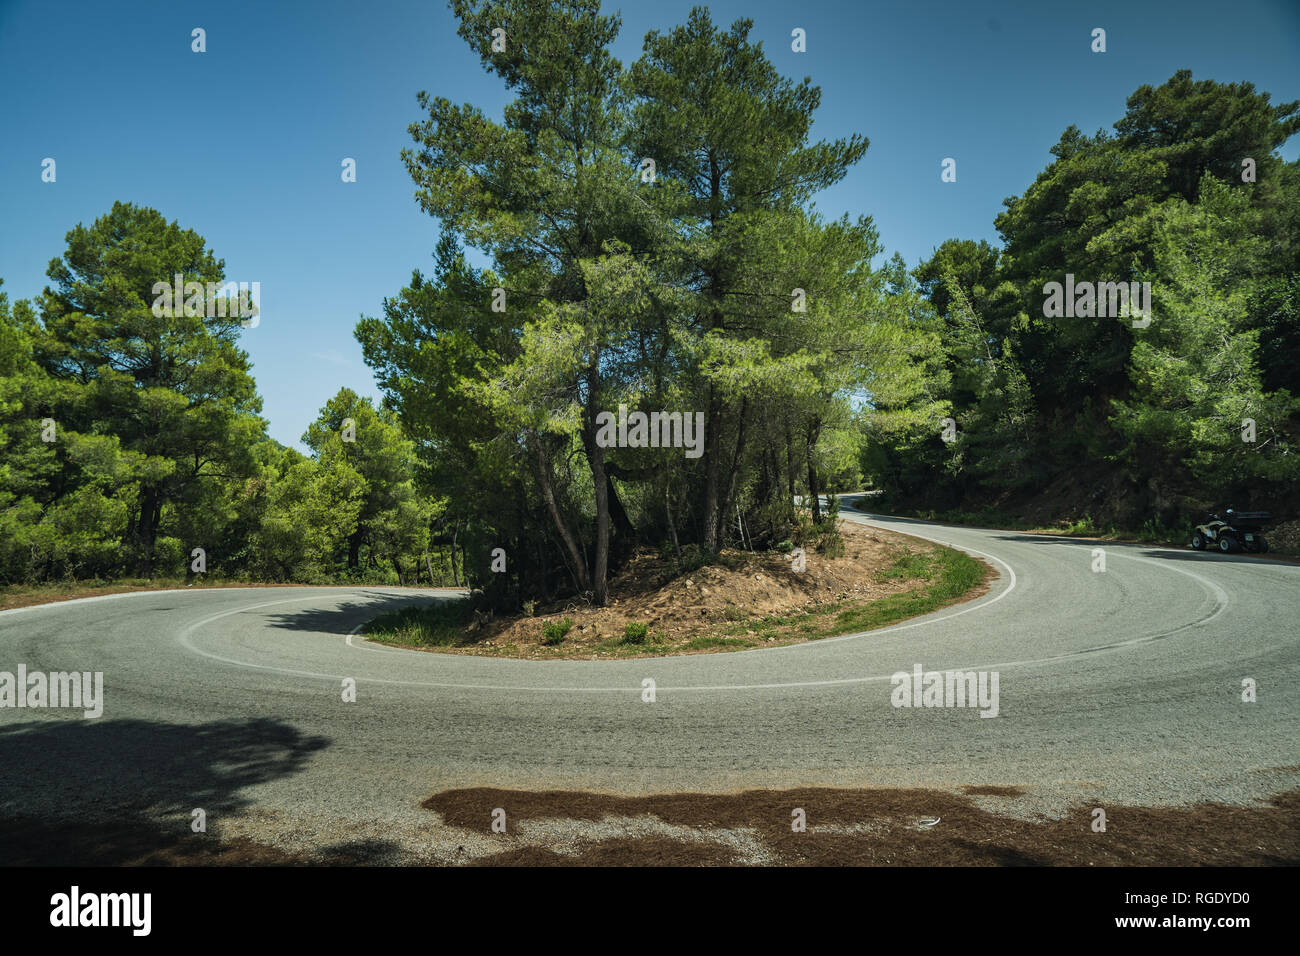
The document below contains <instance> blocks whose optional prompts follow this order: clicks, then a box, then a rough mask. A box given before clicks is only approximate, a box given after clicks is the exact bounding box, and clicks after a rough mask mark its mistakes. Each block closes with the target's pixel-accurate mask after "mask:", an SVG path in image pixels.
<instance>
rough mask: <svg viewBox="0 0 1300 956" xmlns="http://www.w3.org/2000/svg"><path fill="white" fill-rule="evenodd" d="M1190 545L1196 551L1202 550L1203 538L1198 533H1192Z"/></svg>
mask: <svg viewBox="0 0 1300 956" xmlns="http://www.w3.org/2000/svg"><path fill="white" fill-rule="evenodd" d="M1192 547H1193V548H1194V549H1195V550H1197V551H1204V550H1205V538H1203V537H1201V535H1200V534H1199V533H1198V534H1194V535H1192Z"/></svg>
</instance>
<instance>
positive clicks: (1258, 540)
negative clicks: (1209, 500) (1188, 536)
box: [1192, 508, 1273, 554]
mask: <svg viewBox="0 0 1300 956" xmlns="http://www.w3.org/2000/svg"><path fill="white" fill-rule="evenodd" d="M1272 520H1273V515H1272V514H1270V513H1269V512H1267V511H1233V510H1232V509H1231V508H1229V509H1228V510H1227V511H1225V512H1224V513H1223V516H1222V517H1220V516H1219V515H1218V514H1215V513H1211V514H1210V520H1209V521H1207V522H1206V523H1205V524H1202V525H1197V526H1196V530H1195V531H1194V532H1193V533H1192V547H1193V548H1195V549H1196V550H1197V551H1204V550H1205V549H1206V548H1218V549H1219V550H1220V551H1222V552H1223V553H1224V554H1231V553H1232V552H1234V551H1253V552H1255V553H1256V554H1263V553H1264V552H1265V551H1267V550H1268V541H1267V540H1266V539H1265V538H1264V536H1263V535H1262V534H1260V531H1262V530H1263V529H1264V526H1265V525H1267V524H1268V523H1269V522H1270V521H1272Z"/></svg>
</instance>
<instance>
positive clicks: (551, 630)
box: [542, 617, 573, 646]
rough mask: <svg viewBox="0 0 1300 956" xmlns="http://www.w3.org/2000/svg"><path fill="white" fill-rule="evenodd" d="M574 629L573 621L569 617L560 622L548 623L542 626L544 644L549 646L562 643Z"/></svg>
mask: <svg viewBox="0 0 1300 956" xmlns="http://www.w3.org/2000/svg"><path fill="white" fill-rule="evenodd" d="M572 627H573V621H571V620H569V618H567V617H566V618H563V619H562V620H559V621H547V622H546V623H545V624H543V625H542V643H543V644H546V645H548V646H554V645H556V644H558V643H560V641H562V640H564V635H565V634H568V633H569V629H570V628H572Z"/></svg>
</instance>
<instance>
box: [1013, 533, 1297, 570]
mask: <svg viewBox="0 0 1300 956" xmlns="http://www.w3.org/2000/svg"><path fill="white" fill-rule="evenodd" d="M996 537H997V539H998V540H999V541H1018V542H1021V543H1024V544H1064V543H1067V542H1068V543H1072V544H1080V545H1091V546H1093V547H1099V548H1116V549H1119V548H1125V549H1132V550H1135V551H1141V552H1142V554H1143V555H1144V556H1145V557H1148V558H1154V559H1156V560H1158V561H1200V562H1208V563H1210V564H1215V563H1230V564H1268V565H1277V564H1287V563H1291V561H1293V560H1294V559H1290V560H1289V559H1287V558H1286V557H1284V556H1281V555H1278V556H1274V557H1270V556H1268V555H1260V554H1242V553H1240V552H1235V553H1232V554H1223V553H1221V552H1219V551H1196V550H1193V549H1192V548H1191V547H1190V546H1187V547H1185V548H1180V547H1179V546H1178V545H1163V546H1162V545H1152V544H1150V543H1147V542H1142V541H1109V540H1107V539H1105V538H1080V537H1076V536H1074V535H1046V534H1027V533H1018V532H1014V531H1007V532H1004V533H1002V534H998V535H996Z"/></svg>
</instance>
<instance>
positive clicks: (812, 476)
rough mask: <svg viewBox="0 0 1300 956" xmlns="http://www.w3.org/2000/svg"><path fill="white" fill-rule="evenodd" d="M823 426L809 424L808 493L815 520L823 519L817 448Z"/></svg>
mask: <svg viewBox="0 0 1300 956" xmlns="http://www.w3.org/2000/svg"><path fill="white" fill-rule="evenodd" d="M820 431H821V426H820V425H818V424H816V423H814V424H812V425H809V426H808V495H809V497H810V498H811V499H812V516H813V521H821V520H822V503H821V491H820V489H819V488H818V485H817V465H816V463H815V462H816V448H817V435H818V433H819V432H820Z"/></svg>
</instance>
